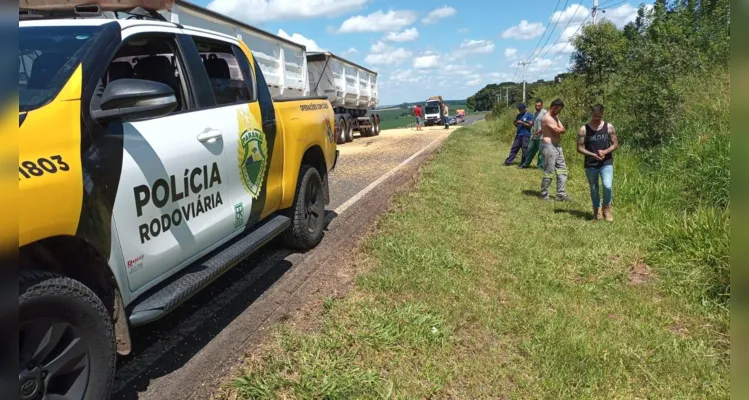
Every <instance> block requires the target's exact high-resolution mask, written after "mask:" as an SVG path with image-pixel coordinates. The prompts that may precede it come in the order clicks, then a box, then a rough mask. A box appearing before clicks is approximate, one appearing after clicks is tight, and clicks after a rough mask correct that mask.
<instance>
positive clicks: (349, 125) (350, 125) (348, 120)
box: [343, 114, 354, 142]
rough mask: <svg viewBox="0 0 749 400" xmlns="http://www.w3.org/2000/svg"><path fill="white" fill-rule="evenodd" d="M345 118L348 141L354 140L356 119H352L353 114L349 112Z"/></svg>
mask: <svg viewBox="0 0 749 400" xmlns="http://www.w3.org/2000/svg"><path fill="white" fill-rule="evenodd" d="M343 118H345V119H346V141H347V142H353V141H354V121H353V120H352V118H351V116H350V115H348V114H345V115H344V116H343Z"/></svg>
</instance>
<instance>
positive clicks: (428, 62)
mask: <svg viewBox="0 0 749 400" xmlns="http://www.w3.org/2000/svg"><path fill="white" fill-rule="evenodd" d="M439 63H440V57H439V55H437V54H430V53H426V54H425V55H423V56H418V57H416V58H414V62H413V66H414V68H416V69H429V68H435V67H437V66H438V65H439Z"/></svg>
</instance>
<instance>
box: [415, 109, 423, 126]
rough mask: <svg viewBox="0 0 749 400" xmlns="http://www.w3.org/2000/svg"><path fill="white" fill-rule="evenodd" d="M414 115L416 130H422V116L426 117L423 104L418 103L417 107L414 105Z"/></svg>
mask: <svg viewBox="0 0 749 400" xmlns="http://www.w3.org/2000/svg"><path fill="white" fill-rule="evenodd" d="M414 116H415V117H416V130H417V131H420V130H421V125H422V118H424V112H423V111H421V106H420V105H418V104H417V105H416V107H414Z"/></svg>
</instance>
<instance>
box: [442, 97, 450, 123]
mask: <svg viewBox="0 0 749 400" xmlns="http://www.w3.org/2000/svg"><path fill="white" fill-rule="evenodd" d="M447 114H448V113H447V103H442V121H443V122H444V123H445V129H450V124H448V123H447Z"/></svg>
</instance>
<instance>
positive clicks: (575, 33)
mask: <svg viewBox="0 0 749 400" xmlns="http://www.w3.org/2000/svg"><path fill="white" fill-rule="evenodd" d="M588 18H590V14H588V16H587V17H585V19H584V20H583V22H582V23H581V24H580V26H578V27H577V29H576V30H575V32H574V33H573V34H572V35H571V36H570V37H574V36H575V35H577V33H578V32H580V29H582V27H583V26H585V23H586V22H588ZM562 50H564V49H559V51H557V53H556V54H554V57H552V60H553V59H554V58H557V57H558V56H559V55H560V54H562ZM549 67H550V65H547V66H546V67H544V68H543V69H542V70H541V71H539V73H540V72H544V71H546V70H547V69H548V68H549Z"/></svg>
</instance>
